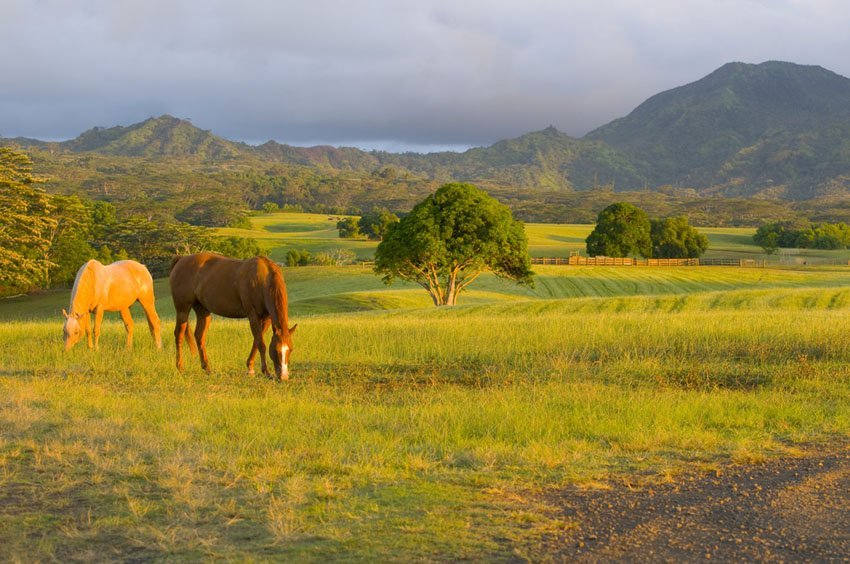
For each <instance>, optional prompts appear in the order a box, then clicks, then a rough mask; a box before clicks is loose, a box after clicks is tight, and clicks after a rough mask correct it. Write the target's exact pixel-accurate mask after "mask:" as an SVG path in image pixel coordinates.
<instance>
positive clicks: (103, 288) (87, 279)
mask: <svg viewBox="0 0 850 564" xmlns="http://www.w3.org/2000/svg"><path fill="white" fill-rule="evenodd" d="M136 301H138V302H139V303H140V304H142V309H144V310H145V316H146V317H147V318H148V326H149V327H150V330H151V335H153V338H154V341H156V346H157V348H159V349H161V348H162V338H161V337H160V334H159V316H158V315H157V314H156V308H155V307H154V295H153V279H152V278H151V274H150V272H148V269H147V268H145V266H144V265H142V264H139V263H137V262H136V261H133V260H119V261H118V262H113V263H112V264H110V265H108V266H103V265H102V264H100V263H99V262H98V261H96V260H94V259H92V260H90V261H88V262H87V263H86V264H84V265H83V266H81V267H80V270H78V271H77V279H76V280H74V289H73V290H71V311H70V312H67V311H65V310H64V309H63V310H62V315H64V316H65V327H64V333H65V350H68V349H70V348H71V347H73V346H74V345H75V344H76V343H77V341H79V340H80V339H81V338H82V336H83V332H84V331H85V334H86V337H87V338H88V345H89V348H92V346H94V347H95V348H97V346H98V341H99V340H100V323H101V321H103V312H104V311H118V312H120V313H121V319H122V320H123V321H124V328H125V329H127V347H128V348H129V347H132V346H133V316H132V315H130V306H131V305H133V304H134V303H136ZM91 312H94V345H92V330H91Z"/></svg>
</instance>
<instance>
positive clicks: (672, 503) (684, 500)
mask: <svg viewBox="0 0 850 564" xmlns="http://www.w3.org/2000/svg"><path fill="white" fill-rule="evenodd" d="M552 501H554V502H555V503H557V504H559V506H560V507H562V508H563V512H564V517H565V518H566V519H569V520H570V521H572V522H574V523H576V525H577V527H576V528H575V529H573V530H571V531H569V532H568V533H567V534H566V536H565V537H563V538H561V539H558V541H557V542H555V543H553V546H552V547H551V549H552V550H551V553H550V554H551V555H552V556H553V557H554V558H555V559H556V560H569V561H573V560H577V561H636V560H637V561H652V562H658V561H670V562H682V561H695V560H696V561H702V560H720V561H753V560H757V561H771V562H782V561H796V562H799V561H817V562H823V561H850V447H847V446H841V447H831V448H829V449H825V450H822V451H821V452H820V453H817V452H813V453H810V454H808V455H806V456H804V457H802V458H784V459H781V460H774V461H771V462H768V463H765V464H758V465H730V466H726V467H723V468H721V469H720V470H718V471H717V472H714V473H712V474H711V475H708V476H706V475H701V476H697V475H693V476H685V477H680V478H678V479H675V480H674V481H673V483H669V484H661V485H652V486H643V487H638V488H636V487H634V486H626V485H614V486H613V487H612V488H611V489H595V490H582V489H579V488H570V489H567V490H563V491H561V492H559V493H558V494H556V496H555V499H553V500H552Z"/></svg>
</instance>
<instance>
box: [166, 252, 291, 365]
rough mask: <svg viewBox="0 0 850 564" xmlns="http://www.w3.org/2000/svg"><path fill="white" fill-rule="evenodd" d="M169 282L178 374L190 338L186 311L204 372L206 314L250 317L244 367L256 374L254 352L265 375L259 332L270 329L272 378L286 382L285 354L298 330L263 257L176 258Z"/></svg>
mask: <svg viewBox="0 0 850 564" xmlns="http://www.w3.org/2000/svg"><path fill="white" fill-rule="evenodd" d="M168 280H169V282H170V283H171V297H172V298H173V299H174V309H175V313H176V315H177V324H176V326H175V328H174V340H175V343H176V344H177V369H178V370H183V358H182V355H181V348H182V344H183V336H184V335H188V334H189V310H190V309H194V310H195V315H196V316H197V326H196V327H195V340H196V341H197V343H198V351H199V352H200V357H201V366H202V367H203V369H204V370H206V371H207V372H209V371H210V361H209V358H208V357H207V347H206V343H207V341H206V339H207V337H206V334H207V329H208V328H209V326H210V313H215V314H218V315H221V316H223V317H231V318H245V317H247V318H248V321H249V322H250V324H251V332H252V333H253V335H254V344H253V346H252V347H251V352H250V354H249V355H248V362H247V363H246V364H247V366H248V374H253V373H254V356H255V355H256V354H257V351H260V360H261V361H262V367H263V374H265V375H268V374H269V371H268V367H267V365H266V343H265V341H264V340H263V333H265V332H266V329H268V327H269V325H271V326H272V340H271V343H270V345H271V351H270V356H271V357H272V362H273V363H274V370H275V375H276V376H277V377H278V378H279V379H280V380H286V379H288V378H289V355H290V353H292V333H293V332H294V331H295V327H296V326H293V327H291V328H290V327H289V320H288V315H289V311H288V305H287V298H286V283H284V281H283V275H282V274H281V272H280V268H278V266H277V265H276V264H275V263H273V262H272V261H270V260H269V259H267V258H266V257H254V258H250V259H247V260H238V259H233V258H228V257H224V256H221V255H218V254H215V253H198V254H195V255H187V256H182V257H180V256H178V257H174V260H172V261H171V274H170V275H169V277H168ZM189 338H190V339H191V337H189ZM190 346H191V340H190Z"/></svg>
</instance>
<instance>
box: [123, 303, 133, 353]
mask: <svg viewBox="0 0 850 564" xmlns="http://www.w3.org/2000/svg"><path fill="white" fill-rule="evenodd" d="M120 313H121V321H123V322H124V329H126V330H127V348H128V349H131V348H133V316H132V315H131V314H130V308H124V309H122V310H121V311H120Z"/></svg>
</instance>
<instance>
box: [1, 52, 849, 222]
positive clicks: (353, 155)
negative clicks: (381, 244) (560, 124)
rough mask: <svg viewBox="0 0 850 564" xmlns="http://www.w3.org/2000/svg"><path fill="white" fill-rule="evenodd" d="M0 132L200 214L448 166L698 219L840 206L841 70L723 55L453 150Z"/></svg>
mask: <svg viewBox="0 0 850 564" xmlns="http://www.w3.org/2000/svg"><path fill="white" fill-rule="evenodd" d="M0 143H2V144H5V145H14V146H17V147H20V148H22V149H23V150H25V151H26V152H27V153H29V154H30V155H31V156H32V158H33V161H34V163H35V171H36V172H37V173H38V174H41V175H46V176H48V177H49V179H50V182H49V183H48V184H47V189H48V190H49V191H51V192H54V193H62V194H80V195H85V196H87V197H89V198H93V199H98V200H106V201H109V202H111V203H113V204H115V205H116V206H117V208H118V210H119V213H132V214H136V213H142V214H147V215H149V216H151V217H153V216H158V217H165V218H172V219H178V220H181V221H185V222H189V223H193V224H197V225H210V226H220V225H228V224H234V223H238V222H239V221H240V218H241V217H242V216H243V215H244V213H246V212H247V211H248V210H250V209H260V208H261V207H262V206H263V205H265V204H273V205H277V206H280V207H289V209H304V210H309V211H318V212H328V213H360V212H363V211H368V210H370V209H372V208H374V207H377V206H381V207H387V208H389V209H391V210H393V211H397V212H404V211H407V210H409V209H410V207H411V206H412V205H413V203H415V202H417V201H419V200H421V199H422V198H423V197H424V196H425V195H426V194H429V193H431V192H432V191H433V190H434V189H436V187H437V186H439V185H440V184H442V183H444V182H447V181H454V180H460V181H465V182H473V183H475V184H478V185H479V186H481V187H482V188H484V189H485V190H487V191H488V192H490V193H491V194H493V195H494V196H495V197H497V198H498V199H500V200H502V201H503V202H506V203H508V204H509V205H510V206H511V207H512V208H513V209H514V211H515V213H516V214H517V216H518V217H520V218H522V219H526V220H533V221H560V222H590V221H592V220H593V218H594V217H595V215H596V213H598V211H599V210H601V209H602V208H604V207H605V206H606V205H608V204H610V203H611V202H612V201H614V200H625V201H630V202H632V203H635V204H637V205H639V206H641V207H643V208H644V209H647V211H649V212H650V213H652V214H653V215H665V214H687V215H689V216H690V217H691V218H692V221H693V222H694V223H695V224H699V225H706V224H710V225H729V224H736V225H758V224H761V223H763V222H765V221H781V220H787V219H792V218H806V219H812V220H829V221H846V220H848V219H850V80H848V79H846V78H844V77H842V76H839V75H837V74H835V73H832V72H830V71H828V70H825V69H823V68H821V67H811V66H801V65H795V64H791V63H780V62H768V63H763V64H760V65H747V64H743V63H730V64H727V65H724V66H723V67H721V68H720V69H718V70H717V71H715V72H713V73H711V74H710V75H708V76H707V77H705V78H703V79H701V80H699V81H697V82H694V83H692V84H688V85H686V86H682V87H679V88H675V89H673V90H670V91H667V92H663V93H661V94H658V95H656V96H653V97H652V98H650V99H649V100H647V101H646V102H644V103H643V104H641V105H640V106H639V107H638V108H636V109H635V110H634V111H633V112H632V113H630V114H629V115H628V116H626V117H624V118H621V119H618V120H615V121H614V122H612V123H610V124H607V125H605V126H603V127H600V128H599V129H597V130H595V131H593V132H591V133H590V134H588V135H587V136H586V137H584V138H582V139H577V138H573V137H570V136H568V135H566V134H564V133H562V132H560V131H558V130H557V129H555V128H554V127H548V128H546V129H544V130H542V131H537V132H533V133H528V134H526V135H523V136H521V137H518V138H515V139H507V140H504V141H500V142H498V143H495V144H493V145H491V146H489V147H479V148H473V149H470V150H468V151H465V152H462V153H455V152H442V153H432V154H417V153H404V154H394V153H386V152H377V151H372V152H366V151H362V150H359V149H356V148H350V147H349V148H334V147H327V146H319V147H294V146H289V145H284V144H280V143H278V142H275V141H269V142H267V143H264V144H261V145H258V146H253V145H248V144H245V143H239V142H233V141H228V140H226V139H223V138H221V137H218V136H216V135H214V134H213V133H211V132H209V131H205V130H202V129H199V128H197V127H195V126H194V125H193V124H192V123H191V122H190V121H188V120H182V119H178V118H175V117H172V116H161V117H158V118H150V119H148V120H145V121H144V122H141V123H138V124H135V125H130V126H127V127H122V126H118V127H110V128H103V127H96V128H93V129H90V130H88V131H86V132H84V133H82V134H81V135H80V136H79V137H77V138H75V139H72V140H69V141H64V142H44V141H38V140H33V139H26V138H15V139H0ZM615 192H616V196H615V195H614V193H615ZM730 198H731V199H730Z"/></svg>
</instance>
